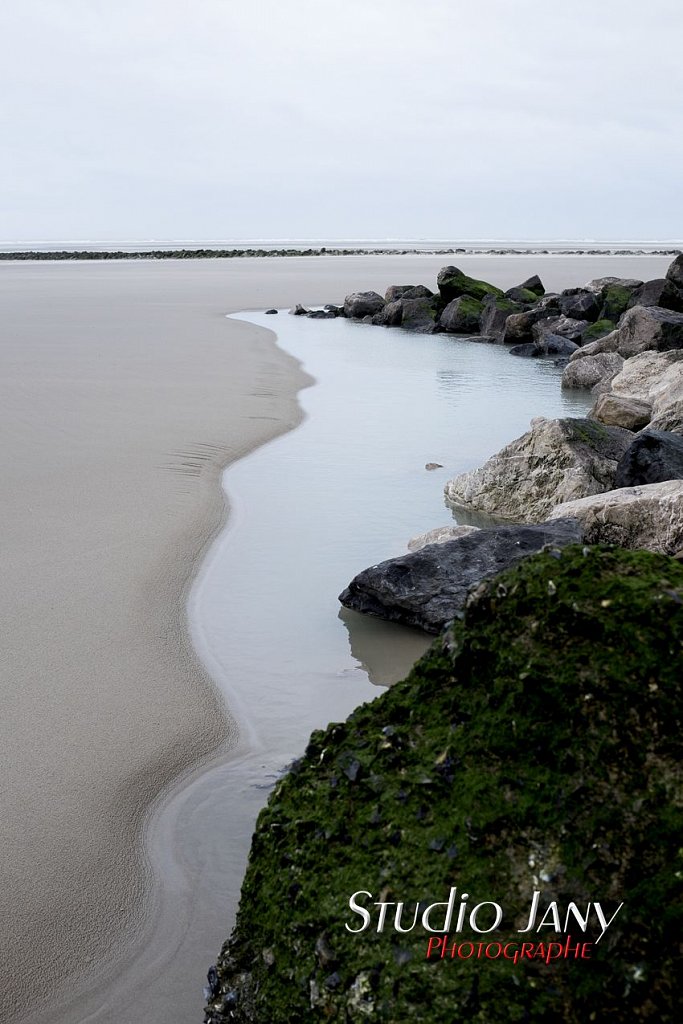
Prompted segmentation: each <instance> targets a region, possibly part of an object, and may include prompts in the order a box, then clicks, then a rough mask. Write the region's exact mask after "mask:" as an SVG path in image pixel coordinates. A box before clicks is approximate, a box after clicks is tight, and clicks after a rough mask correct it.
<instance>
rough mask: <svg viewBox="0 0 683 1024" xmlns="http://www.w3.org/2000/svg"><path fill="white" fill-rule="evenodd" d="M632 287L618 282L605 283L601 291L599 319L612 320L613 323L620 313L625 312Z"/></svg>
mask: <svg viewBox="0 0 683 1024" xmlns="http://www.w3.org/2000/svg"><path fill="white" fill-rule="evenodd" d="M633 292H634V289H632V288H626V287H624V286H623V285H620V284H610V285H607V287H606V288H605V290H604V291H603V293H602V309H601V310H600V320H613V321H614V322H615V323H616V321H617V320H618V319H619V317H620V316H621V314H622V313H625V312H626V309H627V308H628V304H629V302H630V300H631V296H632V295H633Z"/></svg>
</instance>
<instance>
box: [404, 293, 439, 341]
mask: <svg viewBox="0 0 683 1024" xmlns="http://www.w3.org/2000/svg"><path fill="white" fill-rule="evenodd" d="M399 301H400V302H401V306H402V314H401V327H403V328H404V329H405V330H406V331H416V332H417V333H418V334H432V333H433V332H434V331H435V330H436V316H437V312H436V303H437V300H436V297H432V298H422V299H400V300H399Z"/></svg>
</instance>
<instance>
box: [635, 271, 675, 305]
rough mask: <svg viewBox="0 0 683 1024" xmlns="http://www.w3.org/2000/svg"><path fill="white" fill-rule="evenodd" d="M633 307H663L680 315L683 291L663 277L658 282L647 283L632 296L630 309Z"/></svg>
mask: <svg viewBox="0 0 683 1024" xmlns="http://www.w3.org/2000/svg"><path fill="white" fill-rule="evenodd" d="M631 306H661V307H662V308H663V309H675V310H677V311H678V312H679V313H680V312H681V311H683V291H681V289H680V288H678V287H677V286H676V285H675V284H674V283H673V281H669V280H667V279H666V278H663V277H662V278H660V279H658V280H656V281H646V282H645V284H643V285H641V286H640V288H638V289H637V290H636V291H635V292H634V293H633V295H632V296H631V298H630V300H629V308H630V307H631Z"/></svg>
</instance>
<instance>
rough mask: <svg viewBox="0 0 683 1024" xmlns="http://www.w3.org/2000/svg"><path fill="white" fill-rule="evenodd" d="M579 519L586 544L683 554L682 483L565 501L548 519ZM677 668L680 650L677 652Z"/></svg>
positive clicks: (631, 488)
mask: <svg viewBox="0 0 683 1024" xmlns="http://www.w3.org/2000/svg"><path fill="white" fill-rule="evenodd" d="M568 516H571V517H572V518H573V519H578V520H579V521H580V522H581V524H582V525H583V528H584V530H585V532H586V541H587V543H589V544H601V543H605V544H616V545H617V546H618V547H620V548H631V549H638V548H643V549H644V550H646V551H657V552H661V553H663V554H667V555H675V554H679V553H680V554H683V480H667V481H666V482H664V483H659V484H645V485H643V486H642V487H622V488H620V489H619V490H614V491H608V493H607V494H597V495H591V496H589V497H587V498H581V499H580V500H578V501H568V502H566V503H564V504H562V505H558V506H557V508H555V509H553V511H552V512H551V513H550V515H549V519H555V518H557V519H566V518H567V517H568ZM678 660H679V667H680V651H679V653H678Z"/></svg>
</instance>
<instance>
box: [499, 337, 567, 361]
mask: <svg viewBox="0 0 683 1024" xmlns="http://www.w3.org/2000/svg"><path fill="white" fill-rule="evenodd" d="M578 348H579V346H578V345H577V344H576V342H575V341H570V340H569V338H562V337H561V336H560V335H558V334H546V335H544V336H543V338H542V340H540V341H530V342H529V341H528V342H524V343H523V344H521V345H514V346H513V347H512V348H511V349H510V350H509V352H510V355H511V356H531V358H532V359H535V358H538V357H539V356H566V357H567V358H569V356H571V355H573V353H574V352H576V351H578Z"/></svg>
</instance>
